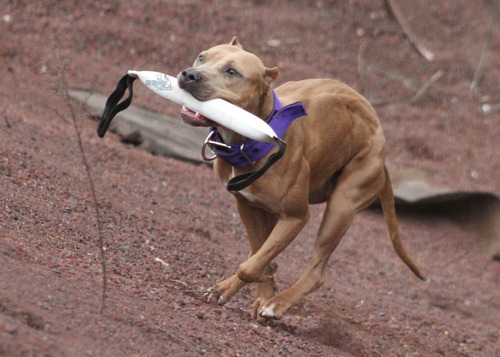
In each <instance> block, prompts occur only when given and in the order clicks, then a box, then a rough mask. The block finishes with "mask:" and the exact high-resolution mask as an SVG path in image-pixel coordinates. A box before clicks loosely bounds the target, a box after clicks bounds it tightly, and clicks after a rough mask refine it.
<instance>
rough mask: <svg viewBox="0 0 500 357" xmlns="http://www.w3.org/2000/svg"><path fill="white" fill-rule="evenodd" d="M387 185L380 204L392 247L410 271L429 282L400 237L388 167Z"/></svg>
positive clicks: (381, 194)
mask: <svg viewBox="0 0 500 357" xmlns="http://www.w3.org/2000/svg"><path fill="white" fill-rule="evenodd" d="M384 173H385V184H384V188H383V189H382V192H381V193H380V203H381V205H382V211H383V212H384V218H385V223H386V224H387V229H388V230H389V235H390V236H391V241H392V246H393V247H394V250H395V251H396V253H397V254H398V256H399V257H400V258H401V260H402V261H403V262H404V263H405V264H406V265H407V266H408V268H410V270H411V271H412V272H413V273H414V274H415V275H416V276H418V277H419V278H420V279H422V280H424V281H425V280H427V277H426V276H425V274H424V273H422V272H421V271H420V269H419V268H418V267H417V265H416V264H415V263H414V262H413V261H412V260H411V258H410V256H409V255H408V254H407V253H406V251H405V250H404V248H403V244H402V243H401V238H400V237H399V229H398V221H397V219H396V208H395V205H394V194H393V192H392V183H391V178H390V176H389V171H388V170H387V167H385V166H384Z"/></svg>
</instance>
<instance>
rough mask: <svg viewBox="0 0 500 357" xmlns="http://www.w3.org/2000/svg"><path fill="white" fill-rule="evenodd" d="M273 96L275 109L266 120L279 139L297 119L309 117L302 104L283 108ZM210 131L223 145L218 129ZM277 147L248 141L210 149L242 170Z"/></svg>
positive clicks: (212, 138) (212, 137)
mask: <svg viewBox="0 0 500 357" xmlns="http://www.w3.org/2000/svg"><path fill="white" fill-rule="evenodd" d="M273 95H274V107H273V110H272V111H271V114H269V116H268V117H267V118H266V123H268V124H269V126H271V128H272V129H273V130H274V132H275V133H276V135H277V136H278V137H279V138H282V137H283V135H284V134H285V132H286V130H287V129H288V127H289V126H290V124H292V122H293V121H294V120H295V119H297V118H300V117H302V116H305V115H307V112H306V109H305V108H304V105H303V104H302V103H301V102H296V103H293V104H290V105H287V106H286V107H283V105H282V104H281V103H280V101H279V99H278V97H277V96H276V93H275V92H274V90H273ZM210 131H211V132H213V133H211V140H213V141H216V142H218V143H223V141H222V136H221V135H220V133H219V131H218V130H217V128H210ZM209 145H210V144H209ZM275 145H276V144H275V143H264V142H260V141H256V140H252V139H248V140H246V141H244V142H243V143H240V144H233V145H227V146H228V148H225V147H222V146H221V145H210V149H211V150H212V151H213V153H214V154H215V155H217V157H219V158H220V159H222V160H224V161H226V162H227V163H228V164H230V165H231V166H234V167H237V168H242V167H247V166H249V165H253V164H254V163H255V162H257V161H258V160H260V159H262V158H263V157H264V156H266V155H267V154H268V153H269V152H270V151H271V150H272V149H273V147H274V146H275ZM229 147H230V148H229Z"/></svg>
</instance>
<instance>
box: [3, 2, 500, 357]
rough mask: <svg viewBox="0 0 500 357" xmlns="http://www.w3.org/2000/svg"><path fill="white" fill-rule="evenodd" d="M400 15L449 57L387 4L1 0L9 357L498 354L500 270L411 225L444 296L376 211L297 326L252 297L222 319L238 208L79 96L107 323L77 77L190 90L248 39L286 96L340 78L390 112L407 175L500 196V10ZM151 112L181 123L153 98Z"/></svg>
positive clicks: (297, 253)
mask: <svg viewBox="0 0 500 357" xmlns="http://www.w3.org/2000/svg"><path fill="white" fill-rule="evenodd" d="M394 2H395V3H401V4H403V3H404V8H402V9H401V10H402V12H403V14H404V16H405V18H406V19H407V21H408V24H409V26H410V28H411V29H412V31H414V33H415V34H416V35H417V36H418V38H419V39H420V40H421V41H422V42H423V43H425V44H426V45H427V46H428V47H429V48H430V49H431V50H432V51H433V52H434V53H435V54H436V56H437V57H436V59H435V60H434V61H428V60H426V59H424V58H423V57H422V56H420V55H419V54H418V53H417V51H416V50H415V48H414V46H413V45H412V44H411V42H410V41H409V40H408V38H407V37H406V35H405V33H404V32H403V30H402V29H401V26H400V25H399V24H398V22H397V21H395V20H394V19H393V18H391V17H389V16H388V12H387V8H386V7H385V6H384V1H382V0H380V1H368V0H343V1H329V0H323V1H312V0H307V1H306V0H301V1H283V0H281V1H273V2H271V1H261V0H253V1H243V0H241V1H238V0H235V1H222V0H208V1H202V2H198V1H191V0H175V1H159V0H153V1H139V0H131V1H127V2H120V1H108V2H104V1H70V0H68V1H58V2H53V1H48V0H39V1H24V0H19V1H14V0H9V1H6V0H2V1H1V3H0V4H1V5H0V16H1V18H0V33H1V34H0V58H1V63H2V65H1V67H0V76H1V82H0V83H1V85H0V106H1V111H0V113H1V114H0V203H1V208H0V224H1V226H0V235H1V239H0V266H1V269H0V355H2V356H193V355H209V356H257V355H259V356H274V355H276V356H288V355H294V356H498V355H500V263H499V262H498V261H492V260H490V259H489V258H488V256H487V255H486V254H485V252H484V251H483V250H482V248H481V246H480V244H478V242H477V240H476V237H475V235H474V234H473V233H471V232H470V231H467V230H464V229H462V228H461V227H460V226H459V225H457V224H455V223H454V222H451V221H447V220H442V219H440V218H433V217H431V216H429V215H422V214H414V213H411V212H406V213H401V214H400V215H399V219H400V229H401V232H402V236H403V243H404V245H405V246H406V248H407V250H408V251H409V253H410V255H411V256H412V257H414V259H415V260H416V261H417V262H418V264H419V265H420V267H421V268H422V269H423V270H424V271H425V272H426V273H427V275H428V276H430V278H431V279H432V281H431V282H429V283H423V282H420V281H419V280H418V279H416V278H415V277H414V276H413V275H412V274H411V272H410V271H409V270H408V269H407V268H406V267H405V266H404V265H403V264H402V263H401V262H400V261H399V260H398V258H397V256H396V254H394V252H393V249H392V247H391V245H390V240H389V237H388V236H387V232H386V229H385V226H384V223H383V218H382V215H381V213H380V212H379V211H378V210H376V209H371V210H368V211H366V212H363V213H361V214H360V215H358V217H357V218H356V219H355V221H354V223H353V225H352V227H351V229H350V230H349V231H348V233H347V234H346V236H345V238H344V240H343V242H342V243H341V245H340V246H339V248H338V249H337V251H336V252H335V253H334V254H333V256H332V259H331V261H330V263H329V268H328V275H327V279H326V282H325V285H324V286H323V287H322V288H321V289H319V290H317V291H316V292H314V293H312V294H310V295H309V296H307V297H306V298H304V299H303V300H302V301H301V302H300V303H299V304H298V305H297V306H295V307H294V308H292V309H291V311H289V313H288V314H287V315H286V316H285V317H284V318H283V319H282V320H280V321H275V322H270V323H267V324H259V323H257V322H256V321H254V320H252V319H251V318H250V316H249V309H250V306H251V304H252V296H253V288H252V287H246V288H244V289H243V291H242V292H241V293H240V294H239V295H237V296H236V297H235V298H234V299H233V300H232V301H230V302H229V303H228V304H227V305H225V306H223V307H221V306H217V305H211V304H207V303H205V302H204V300H203V294H204V292H205V291H206V289H207V288H208V287H210V286H212V285H214V284H216V283H217V282H218V281H219V280H220V279H221V278H222V276H226V277H227V276H228V275H230V274H232V273H233V272H234V271H235V269H236V268H237V267H238V265H239V264H240V263H241V262H243V261H244V259H245V257H246V256H247V254H248V249H249V248H248V244H247V242H246V237H245V232H244V229H243V227H242V225H241V223H240V221H239V218H238V216H237V214H236V211H235V204H234V200H233V198H232V196H231V195H230V194H228V193H227V192H225V191H224V189H223V188H222V187H221V186H220V185H219V184H218V183H217V181H216V180H215V179H214V175H213V173H212V171H211V169H210V168H209V167H208V166H204V165H202V166H197V165H194V164H190V163H186V162H181V161H177V160H174V159H172V158H166V157H159V156H154V155H151V154H150V153H147V152H144V151H141V150H139V149H137V148H136V147H134V146H131V145H125V144H123V143H121V142H120V139H119V137H118V136H116V135H113V134H111V133H110V134H108V135H107V136H106V137H105V139H100V138H98V137H97V135H96V126H97V122H96V121H95V118H91V117H90V116H89V115H87V113H86V112H85V110H84V109H83V108H82V107H80V106H79V105H78V104H76V103H71V106H72V108H73V111H74V115H75V118H76V123H77V127H78V129H79V131H80V133H81V140H82V144H83V147H84V151H85V156H86V160H87V161H88V164H89V166H90V173H91V176H92V180H93V184H94V186H95V191H96V195H97V200H98V202H99V206H100V211H99V215H100V220H101V221H102V231H103V239H104V241H105V248H106V250H105V258H106V267H107V297H106V301H105V306H104V310H103V311H102V312H101V294H102V270H101V264H100V260H99V241H98V239H99V234H98V229H97V224H98V221H97V216H96V211H95V208H94V201H93V198H92V195H91V191H90V185H89V180H88V177H87V173H86V170H85V167H84V164H83V158H82V154H81V152H80V150H79V146H78V139H77V135H76V133H75V126H74V125H73V121H72V116H71V111H70V107H69V105H68V102H67V101H66V100H65V98H64V95H62V94H63V91H62V89H63V87H62V85H61V76H60V75H59V74H60V71H59V69H60V68H63V73H64V76H65V78H66V81H67V86H68V87H80V88H88V89H99V90H101V91H102V92H103V93H106V94H109V93H111V91H112V90H113V89H114V86H115V84H116V82H117V80H118V79H119V78H120V77H121V76H122V75H123V74H125V73H126V71H127V70H128V69H141V70H146V69H150V70H157V71H162V72H165V73H169V74H172V75H175V74H176V73H178V72H179V70H181V69H182V68H184V67H187V66H189V65H190V64H191V63H192V61H193V59H194V58H195V56H196V55H197V54H198V52H199V51H201V50H202V49H206V48H208V47H210V46H212V45H215V44H219V43H225V42H228V41H229V40H230V38H231V36H233V35H237V36H238V38H239V39H240V41H241V42H242V44H243V45H244V47H245V48H246V49H248V50H250V51H252V52H254V53H256V54H258V55H259V56H260V57H261V58H262V59H263V61H264V63H265V64H267V65H268V66H278V67H279V68H280V76H279V77H278V80H277V84H279V83H283V82H285V81H288V80H295V79H303V78H307V77H335V78H338V79H340V80H342V81H344V82H346V83H348V84H350V85H351V86H353V87H354V88H355V89H356V90H358V91H359V92H361V93H362V94H363V95H365V96H366V97H367V98H369V99H370V100H372V101H373V103H374V104H378V105H377V106H376V110H377V111H378V113H379V115H380V118H381V120H382V123H383V126H384V129H385V133H386V137H387V142H388V159H389V160H390V161H391V162H392V163H393V164H395V165H397V166H404V167H418V168H420V169H422V170H425V171H426V172H427V173H428V174H429V175H430V176H431V177H432V179H433V181H434V183H436V184H438V185H446V186H448V187H452V188H455V189H461V190H475V191H484V192H492V193H495V194H497V195H499V194H500V180H499V176H498V172H499V171H500V160H499V159H498V153H499V149H500V144H499V143H500V104H499V103H500V80H499V78H500V40H499V39H500V20H496V21H495V22H494V23H493V25H492V26H490V25H491V24H492V18H493V19H494V18H495V17H494V16H495V14H497V12H498V11H497V10H495V4H494V2H493V1H486V0H478V1H474V2H472V1H469V0H440V1H430V0H429V1H425V0H416V1H412V2H403V1H401V0H395V1H394ZM497 6H498V2H497ZM497 18H498V17H497ZM490 30H491V31H490ZM489 34H491V35H489ZM488 38H490V41H488ZM485 49H487V51H485ZM483 55H486V56H485V57H484V56H483ZM482 57H484V61H483V62H482V63H483V66H482V67H483V69H482V71H481V72H480V74H481V75H480V77H479V79H480V81H479V82H478V88H477V89H476V90H475V91H471V89H470V84H471V82H472V81H473V78H474V75H475V73H476V71H477V69H478V67H480V62H481V58H482ZM440 70H441V71H442V72H441V73H440V75H441V77H439V76H438V77H439V79H437V80H436V81H431V82H428V80H429V79H431V78H432V76H433V75H434V74H436V73H438V71H440ZM426 82H428V83H429V84H430V85H429V86H427V87H425V83H426ZM137 88H139V86H137ZM422 88H423V90H422ZM419 90H421V94H422V95H419V96H418V97H417V98H416V99H414V100H409V99H410V98H412V97H414V96H415V94H416V93H418V92H419ZM135 104H137V105H141V106H144V107H147V108H149V109H152V110H157V111H161V112H165V113H170V114H173V115H178V114H177V112H178V111H179V108H178V107H177V106H175V105H173V104H170V103H168V102H166V101H164V100H161V99H159V98H158V97H155V96H154V94H152V93H147V91H146V90H137V91H136V97H135ZM323 208H324V207H323V206H322V205H319V206H312V207H311V212H312V215H311V222H310V224H308V226H307V227H306V229H305V230H304V231H303V232H302V233H301V234H300V236H299V237H298V238H297V240H296V241H294V242H293V243H292V244H291V245H290V247H288V248H287V249H286V251H285V252H284V253H283V254H282V255H281V256H280V257H279V258H278V260H277V262H278V265H279V269H278V284H279V288H280V290H281V289H283V288H285V287H286V286H289V285H290V284H292V283H293V282H294V281H295V280H296V279H297V278H298V276H299V275H300V274H301V272H302V269H303V268H304V267H305V265H306V264H307V262H308V257H309V254H310V250H311V246H312V243H313V241H314V236H315V232H316V230H317V228H318V224H319V221H320V219H321V212H322V209H323Z"/></svg>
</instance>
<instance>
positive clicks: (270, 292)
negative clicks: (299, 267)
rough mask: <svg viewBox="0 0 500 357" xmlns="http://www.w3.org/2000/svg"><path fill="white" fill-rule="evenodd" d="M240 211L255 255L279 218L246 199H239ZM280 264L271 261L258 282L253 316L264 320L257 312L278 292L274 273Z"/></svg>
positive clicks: (252, 253)
mask: <svg viewBox="0 0 500 357" xmlns="http://www.w3.org/2000/svg"><path fill="white" fill-rule="evenodd" d="M237 207H238V213H239V214H240V217H241V220H242V221H243V224H244V225H245V229H246V231H247V234H248V241H249V243H250V248H251V254H250V256H252V255H254V254H255V253H257V252H258V251H259V249H260V248H261V247H262V245H263V244H264V242H265V241H266V240H267V238H268V237H269V236H270V235H271V232H272V231H273V229H274V227H275V225H276V222H277V220H278V218H277V217H276V215H275V214H273V213H270V212H268V211H266V210H263V209H261V208H258V207H254V206H251V205H249V204H248V203H247V202H246V201H243V200H238V201H237ZM277 268H278V266H277V264H275V263H274V262H271V263H270V264H269V265H268V266H267V267H266V269H265V271H264V273H263V276H262V277H261V279H260V280H259V281H258V282H257V289H256V290H257V291H256V295H255V301H254V303H253V304H252V317H253V318H255V319H259V320H264V318H263V317H261V316H260V315H258V314H257V311H259V309H260V307H261V306H262V305H263V304H264V303H265V302H266V301H267V300H269V299H270V298H272V297H273V296H274V295H275V294H276V281H275V279H274V273H275V272H276V270H277Z"/></svg>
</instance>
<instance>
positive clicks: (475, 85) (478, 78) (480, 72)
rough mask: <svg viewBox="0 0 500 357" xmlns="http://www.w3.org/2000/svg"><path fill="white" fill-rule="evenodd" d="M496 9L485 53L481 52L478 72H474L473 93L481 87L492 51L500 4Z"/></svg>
mask: <svg viewBox="0 0 500 357" xmlns="http://www.w3.org/2000/svg"><path fill="white" fill-rule="evenodd" d="M494 7H495V9H494V11H493V13H492V14H491V23H490V27H489V28H488V33H487V34H486V41H485V44H484V49H483V53H482V54H481V59H480V60H479V65H478V66H477V68H476V72H475V73H474V78H473V79H472V82H471V84H470V86H469V89H470V90H471V92H472V93H476V90H477V88H478V87H479V82H480V81H481V77H482V75H483V70H484V66H485V65H486V58H487V57H488V53H489V52H490V47H491V38H492V37H493V36H492V35H493V26H494V25H495V22H496V20H497V17H498V12H499V11H500V5H497V4H495V5H494Z"/></svg>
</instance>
